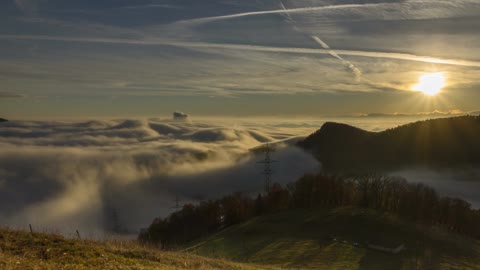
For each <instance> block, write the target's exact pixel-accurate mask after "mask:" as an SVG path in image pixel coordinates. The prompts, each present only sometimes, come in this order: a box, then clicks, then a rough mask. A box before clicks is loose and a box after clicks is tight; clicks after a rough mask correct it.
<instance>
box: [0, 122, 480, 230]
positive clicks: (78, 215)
mask: <svg viewBox="0 0 480 270" xmlns="http://www.w3.org/2000/svg"><path fill="white" fill-rule="evenodd" d="M328 120H329V121H340V122H345V123H349V124H352V125H355V126H358V127H361V128H364V129H367V130H371V131H378V130H384V129H386V128H391V127H394V126H397V125H400V124H403V123H406V122H410V121H413V119H411V118H408V117H384V118H381V117H350V118H341V119H328ZM324 121H325V119H324V120H305V121H299V120H278V119H277V120H272V119H256V120H255V121H253V120H251V121H250V122H249V121H241V120H238V119H237V120H235V119H228V120H226V119H209V120H204V121H200V122H199V121H196V120H190V121H175V120H162V119H127V120H94V121H55V122H51V121H11V122H3V123H0V148H1V149H2V151H1V152H0V225H9V226H14V227H19V228H27V226H28V224H32V225H33V226H34V227H35V228H36V229H40V230H42V229H43V230H47V231H57V232H61V233H64V234H67V235H69V234H72V233H73V232H75V230H76V229H79V230H80V232H81V234H82V235H83V236H84V237H90V238H98V237H102V235H103V233H104V232H105V231H108V230H109V229H112V228H117V229H118V228H121V229H122V230H123V229H125V230H127V231H129V232H131V233H133V232H135V231H138V230H139V229H140V228H142V227H146V226H148V224H149V223H150V222H151V221H152V219H153V218H154V217H157V216H165V215H167V214H168V213H170V212H171V211H173V209H172V207H173V206H174V205H175V202H174V200H175V198H176V197H177V196H178V197H179V198H180V199H181V200H182V203H188V202H198V201H199V200H208V199H214V198H218V197H220V196H223V195H225V194H228V193H231V192H236V191H241V192H246V193H252V194H256V193H257V192H260V191H262V188H263V176H262V174H261V172H262V164H259V163H257V161H259V160H262V158H263V157H262V156H261V154H256V153H254V151H251V149H253V148H255V147H258V146H260V145H262V144H263V143H266V142H272V143H275V146H276V150H277V151H276V152H275V153H273V159H275V160H277V161H278V163H275V164H274V165H273V171H274V175H273V179H274V181H275V182H279V183H282V184H285V183H289V182H293V181H295V180H296V179H298V178H299V177H300V176H301V175H303V174H305V173H313V172H318V171H319V170H320V168H321V165H320V164H319V163H318V162H317V161H316V160H315V159H314V158H313V157H312V156H310V155H309V154H307V153H305V152H303V151H302V150H300V149H299V148H296V147H294V146H293V145H294V143H295V142H296V141H297V140H298V139H299V138H300V137H302V136H305V135H308V134H309V133H310V132H313V131H315V130H316V129H318V128H319V127H320V126H321V124H322V123H323V122H324ZM392 174H394V175H397V176H398V175H400V176H405V177H407V178H408V179H409V180H412V181H419V182H426V183H427V184H429V185H431V186H433V187H435V188H438V190H439V192H440V193H441V194H444V195H451V196H458V197H463V198H465V199H467V200H469V201H470V202H472V203H473V204H474V206H479V205H478V203H479V202H480V200H479V199H478V198H477V197H476V196H475V194H474V193H472V192H471V190H473V189H472V187H477V186H478V184H477V183H476V182H472V181H466V180H465V179H466V178H465V177H463V176H465V173H463V174H462V175H463V176H462V175H460V176H462V177H461V179H460V178H459V177H458V176H459V174H457V173H456V172H451V171H449V172H448V177H444V176H445V175H446V174H443V173H441V172H440V173H435V172H431V171H418V170H409V171H400V172H393V173H392ZM442 175H443V176H442ZM478 175H480V174H476V176H475V175H474V176H472V177H470V178H469V179H468V180H474V179H473V178H475V177H477V176H478ZM453 180H461V181H455V182H453Z"/></svg>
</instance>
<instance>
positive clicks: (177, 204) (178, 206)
mask: <svg viewBox="0 0 480 270" xmlns="http://www.w3.org/2000/svg"><path fill="white" fill-rule="evenodd" d="M173 202H174V203H175V206H173V207H172V208H173V209H175V211H178V210H179V209H180V208H181V206H180V202H181V200H180V197H178V195H176V196H175V200H173Z"/></svg>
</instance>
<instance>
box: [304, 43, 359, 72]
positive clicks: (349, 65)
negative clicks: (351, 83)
mask: <svg viewBox="0 0 480 270" xmlns="http://www.w3.org/2000/svg"><path fill="white" fill-rule="evenodd" d="M312 39H313V40H315V42H317V43H318V44H320V46H322V48H324V49H326V50H328V53H329V54H330V55H331V56H333V57H335V58H337V59H338V60H340V61H342V63H343V65H344V66H345V67H347V68H348V69H350V70H351V71H352V72H353V74H354V75H355V78H356V79H357V80H359V79H360V78H361V77H362V71H361V70H360V69H359V68H357V67H356V66H355V65H354V64H352V62H350V61H348V60H345V59H343V57H341V56H340V55H338V53H337V52H336V51H334V50H332V49H331V48H330V46H328V44H327V43H325V42H323V40H321V39H320V38H319V37H317V36H312Z"/></svg>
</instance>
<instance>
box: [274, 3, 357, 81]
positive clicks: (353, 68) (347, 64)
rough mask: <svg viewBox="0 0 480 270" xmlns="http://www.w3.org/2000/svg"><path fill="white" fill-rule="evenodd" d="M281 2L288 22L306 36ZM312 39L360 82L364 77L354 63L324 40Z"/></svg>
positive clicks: (313, 37) (315, 37)
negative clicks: (344, 57)
mask: <svg viewBox="0 0 480 270" xmlns="http://www.w3.org/2000/svg"><path fill="white" fill-rule="evenodd" d="M279 2H280V5H281V6H282V9H283V10H285V12H286V13H285V16H286V18H287V20H288V21H289V22H291V23H292V24H293V26H294V30H295V31H298V32H300V33H303V34H305V35H306V33H305V32H304V31H302V30H300V29H299V28H298V27H297V24H296V22H295V21H294V20H293V18H292V17H291V16H290V13H289V10H288V9H287V8H286V7H285V5H284V4H283V2H282V0H279ZM310 38H312V39H313V40H314V41H315V42H317V43H318V44H320V46H322V48H324V49H326V50H328V52H329V54H330V55H331V56H333V57H335V58H337V59H338V60H340V61H341V62H342V64H343V65H344V66H345V67H346V68H348V69H349V70H351V71H352V72H353V74H354V75H355V79H356V80H360V79H361V77H362V71H361V70H360V69H359V68H357V67H356V66H355V65H354V64H353V63H352V62H350V61H348V60H345V59H343V57H341V56H340V55H338V54H337V53H336V52H335V51H334V50H333V49H331V48H330V46H328V44H327V43H325V42H324V41H323V40H321V39H320V38H319V37H318V36H310Z"/></svg>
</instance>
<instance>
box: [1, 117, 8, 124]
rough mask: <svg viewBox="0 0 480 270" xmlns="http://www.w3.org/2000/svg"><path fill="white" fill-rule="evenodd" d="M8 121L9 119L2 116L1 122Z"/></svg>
mask: <svg viewBox="0 0 480 270" xmlns="http://www.w3.org/2000/svg"><path fill="white" fill-rule="evenodd" d="M7 121H8V120H7V119H5V118H0V123H1V122H7Z"/></svg>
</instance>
